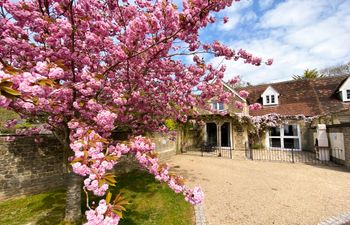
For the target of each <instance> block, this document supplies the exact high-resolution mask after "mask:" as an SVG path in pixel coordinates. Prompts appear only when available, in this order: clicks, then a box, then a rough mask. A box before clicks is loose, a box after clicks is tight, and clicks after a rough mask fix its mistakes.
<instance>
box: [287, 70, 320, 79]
mask: <svg viewBox="0 0 350 225" xmlns="http://www.w3.org/2000/svg"><path fill="white" fill-rule="evenodd" d="M321 77H325V75H324V74H322V73H320V72H318V71H317V69H312V70H309V69H306V70H305V71H304V73H303V75H293V79H294V80H304V79H317V78H321Z"/></svg>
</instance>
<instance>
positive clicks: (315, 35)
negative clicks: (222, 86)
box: [201, 0, 350, 84]
mask: <svg viewBox="0 0 350 225" xmlns="http://www.w3.org/2000/svg"><path fill="white" fill-rule="evenodd" d="M225 15H226V16H228V17H229V18H230V20H229V22H228V23H227V24H223V23H222V22H220V21H219V22H218V23H216V24H214V25H211V26H209V27H207V28H206V29H205V30H202V31H201V40H202V41H205V42H208V41H213V40H216V39H217V40H220V41H222V42H223V43H225V44H227V45H229V46H230V47H232V48H233V49H237V50H239V49H240V48H243V49H246V50H247V51H250V52H252V53H253V54H255V55H257V56H262V57H263V58H265V59H267V58H273V59H274V64H273V65H272V66H260V67H255V66H251V65H247V64H244V63H243V62H225V64H226V66H227V71H226V74H225V80H227V79H230V78H232V77H234V76H236V75H240V76H241V77H242V78H243V80H245V81H248V82H251V83H253V84H258V83H265V82H277V81H283V80H289V79H291V77H292V75H295V74H302V73H303V71H304V70H305V69H308V68H309V69H313V68H317V69H322V68H324V67H327V66H333V65H338V64H343V63H345V62H348V61H350V1H349V0H332V1H329V0H286V1H281V0H254V1H253V0H241V1H240V2H234V4H233V5H232V6H231V7H230V8H227V9H225V10H224V11H222V12H221V13H220V14H217V15H216V17H217V19H219V18H223V16H225ZM210 61H211V62H212V63H214V64H218V63H219V62H221V59H212V60H210Z"/></svg>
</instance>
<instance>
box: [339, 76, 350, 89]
mask: <svg viewBox="0 0 350 225" xmlns="http://www.w3.org/2000/svg"><path fill="white" fill-rule="evenodd" d="M349 80H350V76H349V77H348V78H346V80H345V81H344V83H343V84H342V85H341V86H340V88H339V90H343V89H344V88H343V87H344V85H345V84H346V83H347V82H348V81H349Z"/></svg>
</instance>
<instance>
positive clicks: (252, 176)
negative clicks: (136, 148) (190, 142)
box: [168, 155, 350, 225]
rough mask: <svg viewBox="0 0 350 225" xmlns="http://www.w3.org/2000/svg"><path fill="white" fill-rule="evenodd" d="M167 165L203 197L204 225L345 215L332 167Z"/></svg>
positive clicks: (349, 207)
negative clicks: (198, 189) (197, 188)
mask: <svg viewBox="0 0 350 225" xmlns="http://www.w3.org/2000/svg"><path fill="white" fill-rule="evenodd" d="M168 162H169V164H170V165H171V166H172V167H173V169H172V170H173V171H174V172H176V173H177V174H179V175H182V176H184V177H185V178H186V180H187V182H188V183H190V184H191V185H200V186H201V187H202V188H203V190H204V192H205V202H204V211H205V216H206V220H207V225H235V224H240V225H255V224H261V225H269V224H278V225H293V224H298V225H299V224H300V225H301V224H305V225H313V224H317V223H319V222H320V221H323V220H325V219H327V218H329V217H332V216H334V215H338V214H341V213H345V212H348V211H350V173H349V172H347V171H343V170H341V169H339V168H337V167H320V166H313V165H305V164H291V163H276V162H258V161H250V160H231V159H223V158H215V157H199V156H190V155H177V156H174V157H172V158H171V159H170V160H169V161H168Z"/></svg>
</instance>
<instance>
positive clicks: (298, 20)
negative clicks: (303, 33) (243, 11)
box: [261, 0, 329, 28]
mask: <svg viewBox="0 0 350 225" xmlns="http://www.w3.org/2000/svg"><path fill="white" fill-rule="evenodd" d="M328 2H329V1H317V0H316V1H314V0H309V1H293V0H290V1H286V2H283V3H280V4H278V5H277V7H276V8H275V9H273V10H269V11H267V12H266V14H265V15H264V16H263V17H262V18H261V26H262V27H264V28H274V27H287V28H288V27H291V26H298V27H302V26H305V25H307V24H310V23H313V22H314V21H315V20H316V19H317V18H318V17H319V16H320V14H322V13H324V12H325V11H326V10H327V9H329V4H328Z"/></svg>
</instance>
